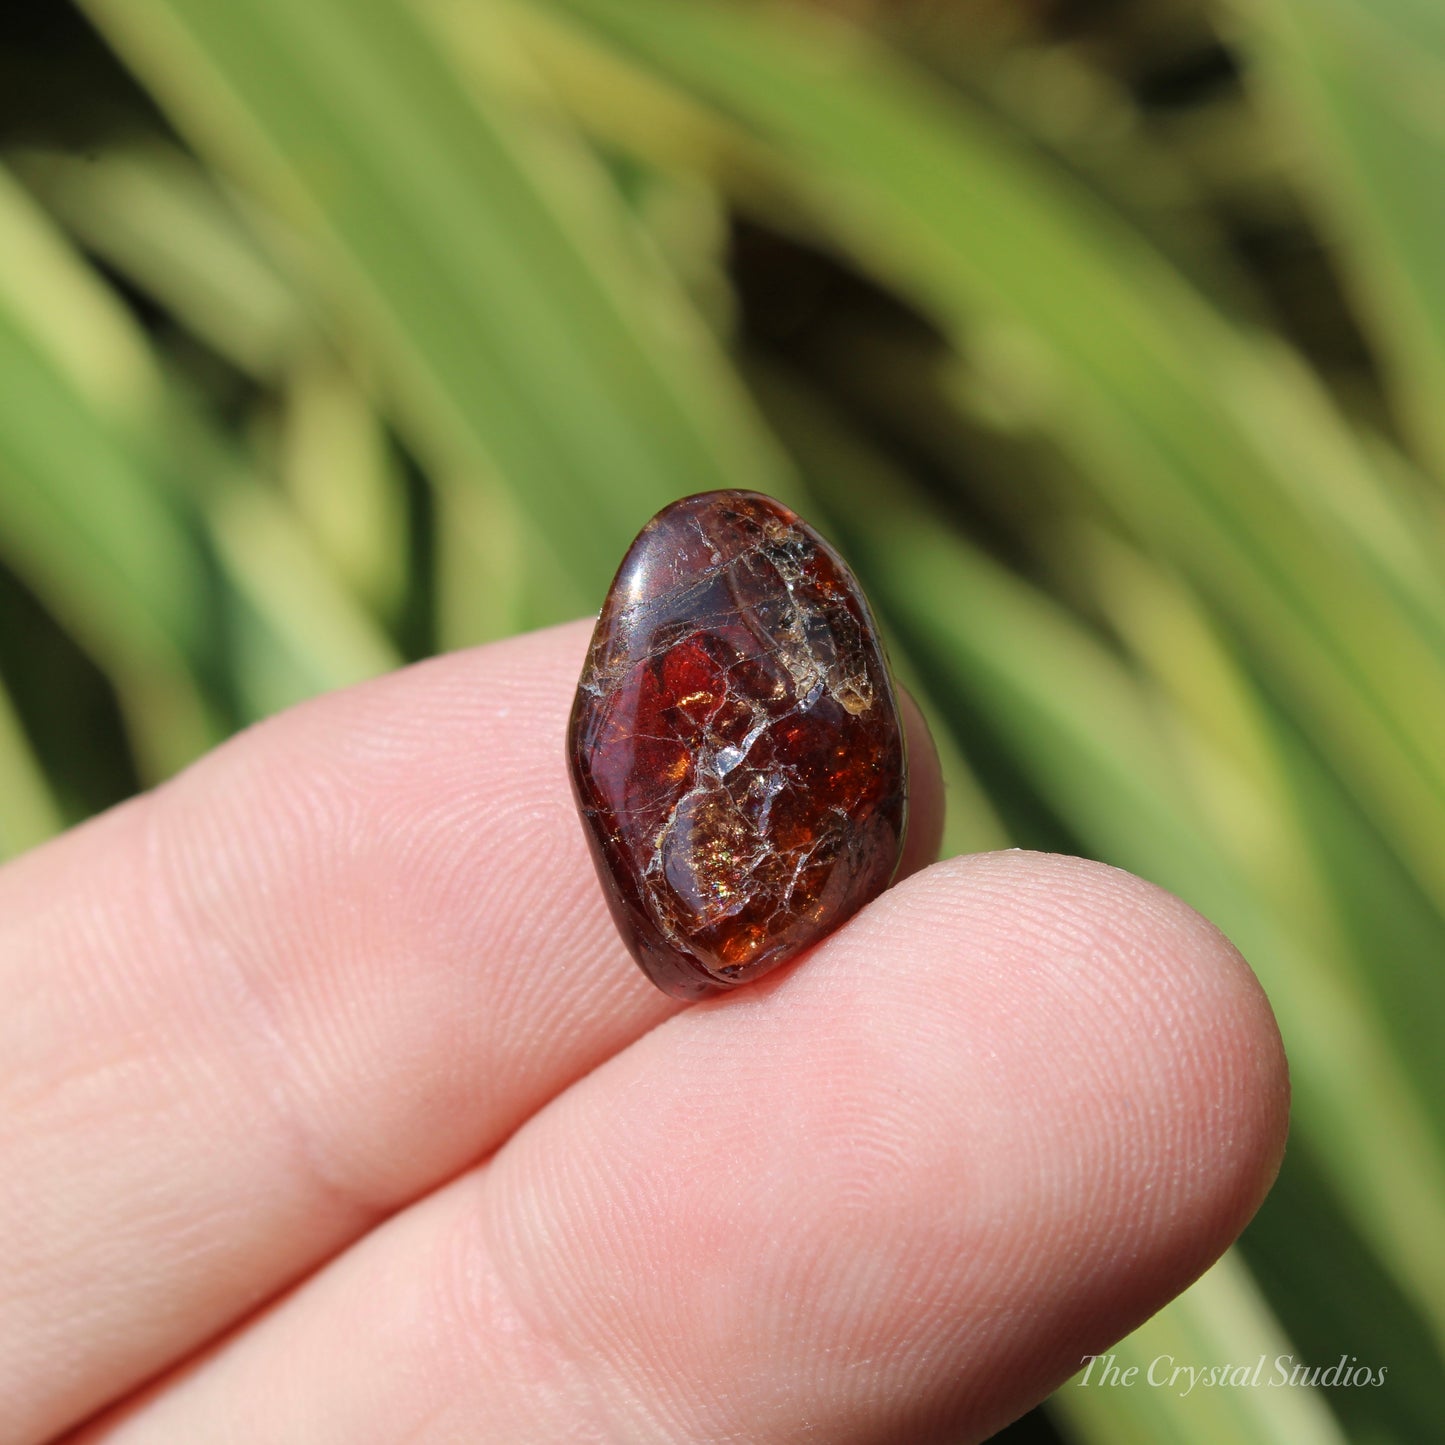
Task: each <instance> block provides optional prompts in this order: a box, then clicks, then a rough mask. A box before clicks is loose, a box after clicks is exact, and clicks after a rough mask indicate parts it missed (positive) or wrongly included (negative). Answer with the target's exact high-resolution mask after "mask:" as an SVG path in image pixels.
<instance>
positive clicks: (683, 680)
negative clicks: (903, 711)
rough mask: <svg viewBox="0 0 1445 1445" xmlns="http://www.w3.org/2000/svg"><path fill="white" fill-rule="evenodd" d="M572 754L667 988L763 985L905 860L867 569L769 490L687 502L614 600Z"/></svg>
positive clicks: (631, 916) (669, 517)
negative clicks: (855, 569)
mask: <svg viewBox="0 0 1445 1445" xmlns="http://www.w3.org/2000/svg"><path fill="white" fill-rule="evenodd" d="M568 762H569V765H570V769H571V774H572V784H573V788H574V790H575V792H576V795H577V802H578V806H579V808H580V809H581V813H582V817H583V820H584V822H585V823H586V831H587V836H588V841H589V843H590V845H591V848H592V856H593V859H594V860H595V862H596V864H597V871H598V874H599V875H600V877H601V879H602V886H603V890H604V891H605V893H606V895H607V900H608V903H609V904H610V906H611V909H612V914H613V917H614V918H615V919H616V921H617V926H618V928H619V930H620V931H621V933H622V936H623V938H624V939H625V940H626V941H627V944H628V947H629V948H630V949H631V950H632V953H633V955H634V956H635V957H636V959H637V961H638V963H639V964H641V966H642V970H643V972H644V973H646V974H647V976H648V977H649V978H650V979H652V981H653V982H654V983H655V984H657V986H658V987H659V988H661V989H663V990H664V991H665V992H666V993H670V994H674V995H676V996H677V997H679V998H698V997H701V996H702V995H704V994H708V993H712V992H715V991H716V990H718V989H724V988H732V987H735V986H736V985H738V984H740V983H746V982H747V981H748V980H750V979H753V978H756V977H757V976H758V975H759V974H761V973H765V972H766V971H767V970H768V969H770V968H774V967H776V966H777V965H778V964H780V963H782V962H784V961H785V960H786V959H788V958H791V957H792V956H793V955H794V954H796V953H798V952H799V951H800V950H802V949H804V948H806V947H808V946H809V945H810V944H812V943H814V942H815V941H816V940H818V939H819V938H821V937H822V936H823V935H824V934H826V933H828V932H830V931H831V930H832V929H834V928H836V927H837V926H838V925H839V924H840V923H842V922H843V921H844V920H845V919H847V918H849V917H850V916H851V915H852V914H854V913H856V912H857V911H858V909H860V908H861V907H862V906H863V905H864V904H865V903H867V902H868V901H869V900H870V899H872V898H874V897H876V896H877V895H878V894H879V893H880V892H882V890H883V889H884V888H886V887H887V886H888V883H889V882H890V880H891V879H892V877H893V874H894V872H895V870H896V869H897V866H898V859H899V855H900V853H901V851H902V844H903V828H904V817H905V808H906V803H907V793H908V783H907V760H906V755H905V751H904V739H903V728H902V724H901V722H900V720H899V715H898V705H897V701H896V699H895V697H894V693H893V685H892V682H891V680H890V678H889V675H888V668H887V664H886V663H885V661H884V658H883V652H882V648H881V647H880V645H879V642H878V638H877V634H876V632H875V629H874V625H873V619H872V617H871V615H870V614H869V611H868V604H867V603H866V602H865V601H864V598H863V594H862V592H861V590H860V589H859V587H858V583H857V581H856V580H855V579H854V577H853V574H852V573H851V572H850V571H849V570H848V568H847V566H846V565H845V564H844V562H843V561H842V559H841V558H840V557H839V556H838V554H837V553H836V552H834V551H833V549H832V548H831V547H830V546H829V545H828V544H827V543H826V542H824V541H823V539H822V538H821V537H819V536H818V534H817V533H816V532H814V531H813V529H812V528H811V527H809V526H808V525H807V523H805V522H803V521H802V520H800V519H799V518H798V516H797V515H796V514H795V513H793V512H791V511H789V510H788V508H786V507H784V506H783V505H782V504H781V503H779V502H775V501H773V500H772V498H770V497H764V496H761V495H759V494H758V493H756V492H707V493H704V494H703V495H702V496H697V497H687V498H685V499H684V500H683V501H680V502H674V503H673V504H672V506H670V507H667V508H665V509H664V510H663V511H661V512H659V513H658V515H657V516H656V517H654V518H653V519H652V521H650V522H649V523H648V524H647V526H646V527H644V528H643V529H642V531H641V532H640V533H639V534H638V537H637V540H636V541H635V542H633V544H632V547H631V549H630V550H629V551H628V553H627V556H626V558H625V559H624V560H623V563H622V566H621V568H620V569H619V571H618V573H617V577H616V579H615V580H614V581H613V583H612V587H611V590H610V591H609V592H608V594H607V600H606V601H605V602H604V604H603V607H602V613H601V615H600V617H599V618H598V619H597V629H596V631H595V632H594V633H593V635H592V645H591V648H590V649H589V650H588V653H587V662H586V664H585V666H584V667H583V669H582V679H581V682H580V683H579V685H578V688H577V700H576V703H575V704H574V705H573V709H572V720H571V726H570V728H569V732H568Z"/></svg>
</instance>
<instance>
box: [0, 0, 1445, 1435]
mask: <svg viewBox="0 0 1445 1445" xmlns="http://www.w3.org/2000/svg"><path fill="white" fill-rule="evenodd" d="M83 9H84V12H85V14H86V15H87V16H88V19H89V22H90V23H92V24H93V25H94V27H95V33H92V32H91V31H90V30H88V29H86V28H85V26H84V25H83V24H82V23H81V22H79V21H78V20H74V19H73V18H67V16H68V12H66V11H64V10H62V8H61V7H60V6H58V5H57V6H54V7H50V8H49V9H46V7H37V11H36V13H37V14H39V13H41V12H43V13H44V15H45V16H46V17H47V18H45V19H37V20H32V21H29V22H27V21H26V19H25V18H24V16H25V14H26V13H27V12H20V13H19V16H18V17H17V18H14V19H12V20H10V21H9V22H7V24H8V26H9V28H10V30H11V31H12V32H13V33H12V34H11V36H10V37H9V41H8V43H7V44H6V46H5V49H4V51H3V52H0V80H3V81H4V82H5V83H4V84H0V97H4V99H3V100H0V139H3V142H4V153H3V158H0V159H3V171H0V622H3V626H0V851H4V852H14V851H18V850H20V849H23V848H25V847H28V846H30V845H32V844H34V843H36V842H38V841H40V840H41V839H43V838H44V837H46V836H47V835H49V834H51V833H53V832H55V831H56V830H57V829H58V828H60V827H61V826H63V825H64V824H66V823H68V822H72V821H76V820H78V819H80V818H82V817H84V816H85V815H87V814H88V813H90V812H93V811H95V810H96V809H98V808H100V807H103V806H105V805H106V804H108V803H109V802H111V801H114V800H115V799H116V798H118V797H121V796H124V795H125V794H126V793H128V792H130V791H132V790H133V789H134V788H136V787H137V786H143V785H145V784H149V783H152V782H155V781H158V780H160V779H162V778H164V777H166V776H167V775H169V774H170V773H172V772H174V771H175V770H176V769H177V768H179V767H181V766H182V765H184V764H185V763H186V762H187V761H188V760H189V759H191V758H193V757H194V756H196V755H197V754H198V753H199V752H201V751H202V750H203V749H205V748H206V747H207V746H209V745H210V744H212V743H213V742H215V741H216V740H218V739H219V738H221V737H223V736H224V735H226V734H227V733H228V732H230V731H232V730H234V729H235V728H237V727H239V726H242V725H244V724H245V723H247V722H248V721H251V720H252V719H255V718H257V717H260V716H263V715H265V714H267V713H270V712H273V711H275V710H276V709H278V708H281V707H284V706H286V705H287V704H288V703H290V702H293V701H295V700H298V699H300V698H302V697H305V696H308V695H310V694H312V693H315V692H317V691H320V690H322V689H326V688H332V687H338V686H342V685H344V684H346V683H348V682H351V681H354V680H356V679H359V678H363V677H366V676H369V675H372V674H374V673H377V672H380V671H382V670H384V669H386V668H389V667H391V666H394V665H395V664H396V663H398V662H399V661H401V660H403V659H405V658H408V657H414V656H419V655H422V654H425V653H427V652H430V651H433V650H436V649H440V648H450V647H456V646H461V645H465V644H468V643H474V642H480V641H485V640H487V639H489V638H494V637H498V636H501V635H505V634H507V633H510V632H514V631H517V630H519V629H523V628H528V627H532V626H536V625H541V624H544V623H547V622H551V621H555V620H559V619H561V618H563V617H567V616H573V615H576V614H578V613H581V612H584V611H587V610H589V609H591V608H593V607H595V606H596V604H597V602H598V601H599V599H600V596H601V593H602V591H603V589H604V587H605V585H606V582H607V580H608V578H609V575H610V572H611V569H612V567H613V566H614V565H615V563H616V560H617V558H618V557H619V556H620V553H621V551H622V549H623V547H624V546H625V545H626V543H627V541H628V540H629V539H630V537H631V536H632V534H633V533H634V532H635V531H636V529H637V528H638V527H639V526H640V524H641V523H642V522H643V521H644V520H646V518H647V517H648V516H649V515H650V514H651V513H652V512H653V511H654V510H656V509H657V508H658V507H660V506H661V505H663V504H664V503H666V502H667V501H669V500H671V499H672V498H674V497H676V496H678V495H682V494H685V493H687V492H692V491H700V490H704V489H707V488H710V487H721V486H744V487H755V488H760V489H763V490H767V491H771V492H774V493H776V494H779V495H781V496H783V497H785V498H788V499H790V500H792V501H794V502H796V503H797V504H798V505H800V506H801V507H803V508H804V510H805V511H806V512H807V514H808V515H810V516H813V517H816V519H817V520H818V521H819V522H820V523H821V524H822V525H823V527H824V529H825V530H827V531H829V532H831V533H832V534H833V535H834V536H835V537H836V538H837V539H838V541H839V542H840V543H841V544H842V545H843V547H844V549H845V550H846V551H847V552H848V554H849V555H850V556H851V557H852V558H853V559H854V560H855V561H856V563H857V565H858V567H859V570H860V572H861V574H862V576H863V578H864V581H865V585H866V586H867V587H868V589H869V591H870V593H871V595H872V596H873V598H874V600H875V603H876V605H877V607H878V610H879V612H880V614H881V616H882V618H883V619H884V621H885V624H886V625H887V626H888V628H889V630H890V634H891V638H892V646H893V651H894V655H895V657H896V659H897V661H898V665H899V668H900V671H901V672H902V674H903V675H904V677H905V679H906V680H907V681H908V683H909V685H910V686H911V687H912V688H913V689H914V690H915V692H916V693H917V694H918V695H919V697H920V698H921V700H922V702H923V704H924V706H925V708H926V710H927V711H928V713H929V715H930V717H931V720H932V721H933V724H934V727H935V730H936V732H937V733H938V736H939V739H940V744H941V749H942V752H943V754H944V760H945V767H946V772H947V774H948V777H949V785H950V792H951V821H950V825H949V838H948V845H949V847H950V848H952V849H964V848H975V847H988V846H995V845H998V844H1002V843H1005V842H1018V843H1023V844H1031V845H1035V846H1046V847H1063V848H1068V849H1072V850H1076V851H1079V852H1083V853H1088V854H1091V855H1094V856H1097V857H1100V858H1105V859H1108V860H1110V861H1113V862H1116V863H1119V864H1121V865H1122V866H1125V867H1128V868H1131V869H1133V870H1134V871H1136V872H1139V873H1141V874H1144V875H1145V876H1147V877H1150V878H1153V879H1155V880H1157V881H1158V882H1160V883H1162V884H1164V885H1166V886H1167V887H1169V888H1171V889H1173V890H1174V891H1176V892H1178V893H1179V894H1181V895H1182V896H1183V897H1185V898H1186V899H1188V900H1189V901H1191V902H1192V903H1194V904H1195V905H1196V906H1198V907H1199V908H1200V909H1202V910H1203V911H1204V912H1205V913H1207V914H1208V915H1209V916H1210V917H1212V918H1213V919H1215V920H1216V921H1217V922H1218V923H1219V924H1220V925H1221V926H1222V927H1223V928H1224V929H1225V930H1226V931H1227V932H1228V933H1229V934H1230V935H1231V936H1232V937H1233V938H1234V939H1235V940H1236V941H1237V942H1238V943H1239V944H1240V946H1241V947H1242V948H1243V949H1244V951H1245V953H1246V954H1247V955H1248V957H1249V958H1250V959H1251V961H1252V962H1253V964H1254V965H1255V967H1256V969H1257V971H1258V972H1259V974H1260V976H1261V978H1262V979H1263V980H1264V983H1265V985H1266V987H1267V988H1268V990H1269V993H1270V996H1271V998H1272V1000H1273V1002H1274V1005H1275V1008H1276V1010H1277V1012H1278V1014H1279V1017H1280V1020H1281V1025H1282V1027H1283V1030H1284V1033H1285V1037H1286V1043H1287V1046H1288V1049H1289V1053H1290V1057H1291V1061H1292V1066H1293V1071H1294V1081H1295V1091H1296V1110H1295V1130H1294V1138H1293V1143H1292V1147H1291V1152H1290V1156H1289V1160H1288V1162H1287V1163H1286V1166H1285V1171H1284V1175H1283V1177H1282V1179H1281V1181H1280V1185H1279V1187H1278V1188H1277V1190H1276V1191H1275V1193H1274V1195H1273V1196H1272V1197H1271V1199H1270V1201H1269V1202H1268V1203H1267V1205H1266V1206H1265V1209H1264V1211H1263V1212H1262V1214H1261V1215H1260V1217H1259V1218H1258V1220H1257V1221H1256V1222H1255V1224H1254V1225H1253V1226H1252V1227H1251V1229H1250V1231H1249V1232H1248V1233H1247V1235H1246V1237H1245V1240H1244V1242H1243V1244H1242V1246H1241V1248H1240V1249H1239V1250H1237V1251H1235V1252H1233V1253H1231V1255H1230V1256H1228V1257H1227V1258H1226V1260H1225V1261H1224V1262H1223V1263H1222V1264H1221V1265H1220V1266H1218V1267H1216V1269H1214V1270H1212V1271H1211V1272H1210V1273H1209V1274H1208V1275H1207V1276H1206V1277H1205V1278H1204V1279H1203V1280H1202V1281H1201V1282H1200V1283H1199V1284H1198V1285H1197V1286H1196V1287H1195V1288H1194V1289H1192V1290H1191V1291H1189V1293H1188V1294H1186V1295H1185V1296H1184V1297H1183V1298H1181V1299H1180V1300H1179V1301H1177V1302H1176V1303H1175V1304H1174V1305H1172V1306H1171V1307H1170V1308H1169V1309H1168V1310H1166V1311H1165V1312H1164V1313H1163V1314H1161V1315H1160V1316H1158V1317H1157V1318H1156V1319H1154V1320H1153V1321H1151V1322H1150V1323H1149V1324H1147V1325H1145V1326H1144V1327H1143V1328H1142V1329H1141V1330H1140V1331H1138V1332H1137V1333H1136V1335H1135V1336H1133V1337H1131V1339H1130V1340H1129V1341H1128V1342H1126V1344H1125V1345H1124V1346H1123V1347H1121V1354H1122V1355H1123V1356H1124V1357H1125V1358H1127V1359H1133V1360H1138V1361H1144V1362H1147V1361H1148V1360H1150V1359H1152V1358H1154V1357H1155V1356H1157V1355H1160V1354H1163V1353H1172V1354H1174V1355H1175V1356H1177V1357H1178V1358H1179V1359H1181V1360H1187V1361H1191V1362H1195V1363H1215V1362H1237V1361H1253V1360H1254V1359H1256V1358H1257V1357H1258V1356H1260V1355H1267V1356H1270V1357H1273V1356H1275V1355H1277V1354H1280V1353H1286V1352H1292V1353H1293V1354H1294V1355H1295V1357H1296V1358H1297V1359H1299V1360H1303V1361H1306V1362H1310V1363H1314V1364H1321V1365H1327V1364H1332V1363H1333V1362H1334V1361H1335V1360H1336V1359H1337V1358H1339V1356H1341V1355H1347V1356H1349V1355H1353V1356H1355V1357H1356V1358H1357V1360H1358V1361H1359V1362H1360V1363H1363V1364H1367V1365H1370V1366H1373V1367H1379V1366H1381V1365H1385V1366H1388V1368H1389V1372H1390V1373H1389V1383H1388V1385H1387V1386H1386V1387H1383V1388H1378V1389H1368V1390H1361V1389H1354V1390H1350V1389H1337V1390H1323V1389H1318V1390H1310V1389H1305V1388H1300V1389H1291V1390H1270V1389H1253V1390H1250V1389H1233V1390H1215V1391H1198V1392H1195V1393H1194V1394H1193V1395H1191V1396H1190V1397H1188V1398H1185V1399H1181V1398H1179V1397H1178V1396H1177V1395H1175V1394H1173V1393H1171V1392H1168V1391H1164V1390H1138V1389H1134V1390H1113V1391H1101V1390H1097V1389H1093V1390H1088V1389H1079V1388H1071V1387H1065V1388H1064V1389H1063V1390H1061V1391H1060V1392H1059V1393H1058V1395H1057V1396H1056V1397H1055V1400H1054V1401H1053V1402H1052V1408H1053V1413H1054V1417H1055V1420H1056V1423H1057V1425H1058V1427H1059V1428H1060V1429H1061V1430H1062V1431H1063V1432H1064V1433H1065V1434H1067V1435H1068V1436H1070V1437H1071V1438H1077V1439H1080V1440H1087V1441H1095V1440H1097V1441H1103V1442H1117V1441H1121V1440H1122V1441H1131V1440H1138V1441H1151V1442H1157V1441H1161V1440H1172V1441H1189V1442H1195V1441H1198V1442H1218V1441H1224V1440H1228V1441H1240V1442H1247V1441H1278V1442H1288V1445H1299V1442H1304V1441H1333V1440H1339V1439H1342V1438H1347V1437H1348V1438H1359V1439H1370V1440H1372V1441H1412V1440H1424V1439H1428V1438H1433V1437H1434V1434H1435V1428H1436V1427H1435V1414H1436V1411H1437V1410H1438V1404H1439V1400H1440V1399H1441V1398H1442V1397H1445V1357H1442V1348H1445V1227H1442V1226H1445V1087H1442V1086H1445V1054H1442V1051H1441V1049H1440V1045H1439V1037H1440V1031H1441V1023H1442V1020H1445V971H1442V968H1441V961H1442V958H1445V947H1442V945H1445V745H1442V742H1445V507H1442V489H1441V483H1442V480H1445V421H1442V415H1445V412H1442V406H1441V398H1442V397H1445V12H1442V11H1440V10H1439V9H1438V8H1436V7H1432V6H1430V5H1428V4H1426V3H1423V0H1233V3H1227V0H1220V3H1217V4H1208V3H1205V0H1133V3H1130V0H1116V3H1113V4H1102V3H1101V4H1097V5H1090V4H1086V3H1082V0H1076V3H1064V0H1033V3H1022V0H1011V3H1004V0H947V3H946V0H892V3H887V4H885V3H881V0H880V3H869V0H852V3H850V4H846V5H844V4H841V3H840V4H834V5H831V6H829V5H824V4H822V3H818V4H816V5H812V6H808V5H804V4H801V3H799V4H795V5H791V6H784V5H775V4H758V3H743V0H735V3H722V0H689V3H687V4H679V3H677V0H505V3H503V0H412V3H401V0H308V3H306V4H304V5H303V4H297V3H294V0H226V3H225V4H216V3H214V0H84V5H83ZM122 67H124V68H122ZM127 77H129V78H127ZM1081 1026H1086V1021H1081Z"/></svg>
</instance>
